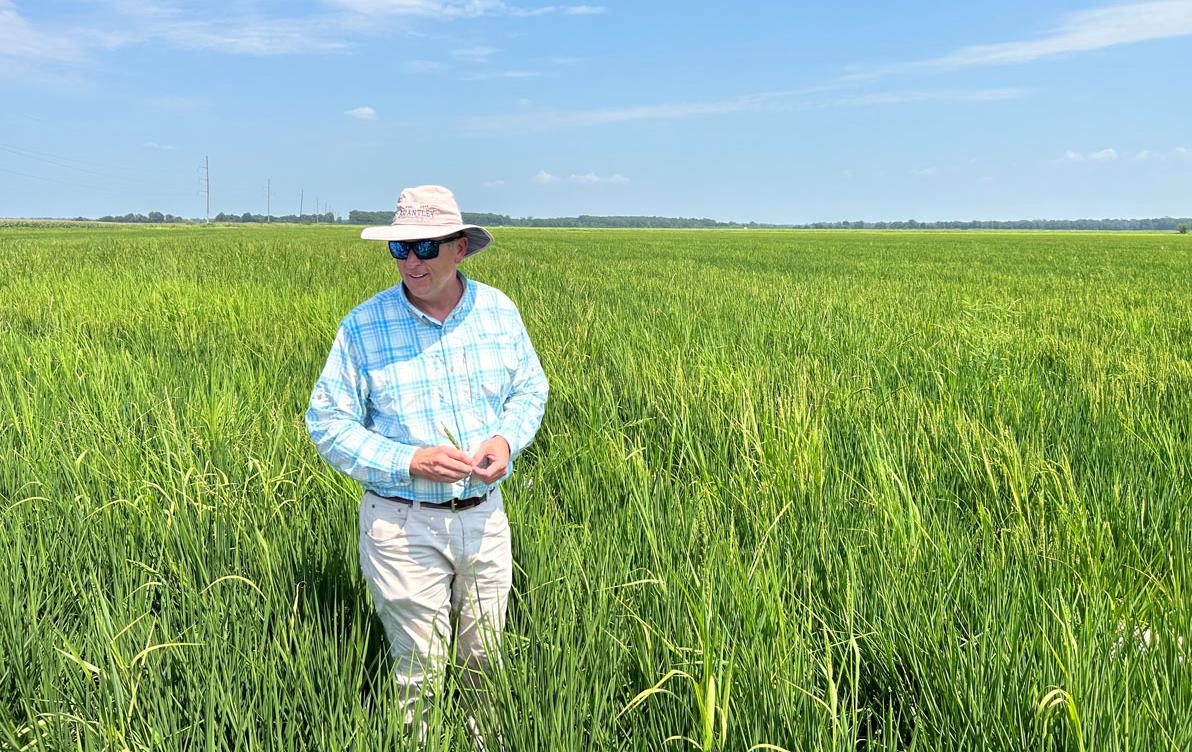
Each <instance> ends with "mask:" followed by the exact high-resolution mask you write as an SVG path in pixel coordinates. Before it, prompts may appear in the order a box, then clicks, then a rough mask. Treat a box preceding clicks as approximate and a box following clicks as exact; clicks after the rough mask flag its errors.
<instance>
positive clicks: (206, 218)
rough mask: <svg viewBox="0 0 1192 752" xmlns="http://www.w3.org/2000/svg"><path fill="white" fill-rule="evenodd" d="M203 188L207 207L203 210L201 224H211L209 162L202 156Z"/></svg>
mask: <svg viewBox="0 0 1192 752" xmlns="http://www.w3.org/2000/svg"><path fill="white" fill-rule="evenodd" d="M203 188H204V192H205V193H206V194H207V208H206V210H205V211H204V212H203V224H211V163H210V162H209V161H208V159H207V157H206V156H204V157H203Z"/></svg>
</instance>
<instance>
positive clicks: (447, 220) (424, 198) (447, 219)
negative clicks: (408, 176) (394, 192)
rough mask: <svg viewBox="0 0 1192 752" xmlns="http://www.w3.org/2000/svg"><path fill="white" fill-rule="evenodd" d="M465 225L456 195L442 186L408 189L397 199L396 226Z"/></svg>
mask: <svg viewBox="0 0 1192 752" xmlns="http://www.w3.org/2000/svg"><path fill="white" fill-rule="evenodd" d="M462 223H463V217H462V215H461V214H460V211H459V204H457V203H456V202H455V195H454V194H452V193H451V191H449V190H447V189H446V188H444V187H443V186H441V185H420V186H417V187H415V188H406V189H405V190H403V191H402V192H401V195H400V196H398V197H397V211H396V212H394V214H393V222H392V224H393V225H394V226H400V225H419V226H425V227H434V226H437V225H442V226H444V227H446V226H449V225H458V224H462Z"/></svg>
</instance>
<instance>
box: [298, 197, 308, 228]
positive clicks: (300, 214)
mask: <svg viewBox="0 0 1192 752" xmlns="http://www.w3.org/2000/svg"><path fill="white" fill-rule="evenodd" d="M304 198H306V191H304V190H301V191H298V224H302V200H303V199H304Z"/></svg>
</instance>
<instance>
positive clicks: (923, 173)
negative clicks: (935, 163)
mask: <svg viewBox="0 0 1192 752" xmlns="http://www.w3.org/2000/svg"><path fill="white" fill-rule="evenodd" d="M939 171H940V169H939V168H938V167H923V168H921V169H917V170H911V174H912V175H914V176H915V177H919V178H925V177H929V176H931V175H935V174H936V173H938V172H939Z"/></svg>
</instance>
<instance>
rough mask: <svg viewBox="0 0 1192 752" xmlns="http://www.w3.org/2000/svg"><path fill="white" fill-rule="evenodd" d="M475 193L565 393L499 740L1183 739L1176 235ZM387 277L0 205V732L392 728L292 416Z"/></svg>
mask: <svg viewBox="0 0 1192 752" xmlns="http://www.w3.org/2000/svg"><path fill="white" fill-rule="evenodd" d="M495 235H496V238H497V241H496V243H495V244H494V245H493V246H492V247H491V248H490V249H489V250H486V251H485V252H484V253H482V254H480V255H479V256H476V257H475V258H472V259H469V260H468V261H466V262H465V263H464V265H463V267H462V270H463V271H464V272H465V273H466V274H468V275H470V276H472V277H474V278H475V279H477V280H480V281H484V282H487V283H490V284H493V285H495V286H497V287H499V288H501V289H502V290H504V291H505V292H506V293H507V294H508V295H509V296H510V297H511V298H513V300H514V301H515V302H517V304H518V305H519V306H520V308H521V311H522V316H523V318H524V320H525V323H526V325H527V328H528V329H529V332H530V335H531V337H532V339H533V341H534V343H535V346H536V348H537V350H538V353H539V356H540V358H541V360H542V363H543V365H544V367H545V369H546V371H547V374H548V376H549V378H550V382H551V400H550V403H549V405H548V407H547V412H546V417H545V419H544V422H543V426H542V430H541V432H540V434H539V438H538V440H537V442H536V443H535V444H534V446H533V447H532V448H531V449H530V450H529V451H528V452H527V453H526V454H525V455H523V457H522V458H520V460H519V461H518V464H517V468H516V473H515V476H514V477H513V478H511V479H510V480H509V481H508V482H507V483H506V486H505V488H506V503H507V506H508V510H509V515H510V518H511V520H512V526H513V536H514V538H513V542H514V559H515V561H516V564H517V571H516V576H515V582H514V592H513V595H512V597H511V602H510V619H509V626H508V629H507V631H506V635H505V645H504V653H505V655H504V669H503V671H502V672H500V673H499V675H498V676H497V677H496V678H495V679H494V681H493V683H492V686H491V688H490V693H489V697H488V703H487V704H486V710H485V712H484V713H483V714H482V715H481V717H480V723H481V726H482V728H483V729H484V730H485V731H486V733H487V734H488V735H489V738H490V739H495V738H497V736H498V735H499V736H500V737H501V738H502V739H504V741H505V746H506V748H507V749H510V750H535V749H542V750H548V749H549V750H589V749H600V750H625V749H634V750H638V749H683V748H702V749H725V750H749V749H776V748H784V749H788V750H852V749H865V750H893V749H921V750H959V749H972V750H1006V751H1007V752H1009V751H1011V750H1014V751H1018V750H1024V749H1031V750H1116V749H1122V750H1125V749H1136V750H1141V749H1145V750H1160V749H1163V750H1184V749H1188V748H1190V747H1192V712H1190V711H1189V708H1190V707H1192V603H1190V602H1189V597H1190V593H1189V587H1190V584H1192V566H1190V564H1192V553H1190V552H1192V524H1190V520H1192V517H1190V515H1189V511H1190V509H1189V508H1190V505H1192V240H1190V239H1189V238H1187V237H1186V236H1176V235H1124V234H1094V233H992V232H988V233H987V232H974V233H935V232H906V231H902V232H804V231H743V230H725V231H713V230H703V231H677V230H649V231H640V230H607V231H606V230H578V231H568V230H518V229H498V230H497V231H496V232H495ZM397 281H398V277H397V272H396V269H395V268H394V264H393V261H392V260H391V259H390V258H389V256H388V254H387V252H386V250H385V249H384V246H383V245H382V244H379V243H366V242H364V241H361V240H359V239H358V228H351V227H342V226H341V227H292V226H291V227H244V228H235V227H194V226H190V227H168V228H167V227H118V228H115V227H114V228H107V227H104V228H97V227H93V226H79V227H24V226H14V227H6V228H0V373H2V374H3V376H2V377H0V457H2V458H3V461H0V749H14V750H15V749H47V750H51V749H52V750H58V749H67V748H69V749H97V750H98V749H124V748H127V749H132V750H195V749H224V748H227V749H232V748H236V749H250V748H251V749H265V748H268V749H311V750H327V749H352V750H374V749H381V748H386V749H389V748H401V745H403V744H405V743H406V742H405V741H404V733H403V728H402V724H401V720H402V719H401V718H400V717H399V716H398V715H397V714H396V713H395V712H393V706H394V703H395V689H394V687H393V686H392V683H391V682H390V681H388V672H389V671H390V666H389V665H388V664H387V658H386V656H385V645H384V640H383V635H382V634H381V630H380V626H379V623H378V622H377V620H376V618H375V617H374V615H373V613H372V606H371V603H370V602H369V599H368V593H367V590H366V588H365V587H364V584H363V580H362V578H361V576H360V573H359V569H358V564H357V555H356V535H357V531H356V525H357V523H356V509H357V504H358V501H359V491H358V488H357V487H356V486H355V485H354V483H352V482H351V481H349V480H347V479H345V478H343V477H341V476H339V475H337V474H336V472H335V471H334V470H332V469H331V468H330V467H329V466H327V465H326V464H325V463H323V462H322V460H321V459H320V458H319V457H318V455H317V454H316V453H315V451H314V449H313V447H312V446H311V444H310V442H309V440H308V438H307V436H306V433H305V430H304V427H303V425H302V413H303V411H304V410H305V407H306V403H307V400H308V398H309V395H310V389H311V387H312V385H313V383H314V380H315V378H316V376H317V374H318V371H319V369H320V368H321V366H322V363H323V359H324V358H325V356H326V353H327V350H328V347H329V346H330V343H331V339H332V336H333V335H334V332H335V329H336V326H337V324H338V322H339V320H340V319H341V318H342V316H343V315H344V314H346V313H347V312H348V310H350V309H351V308H352V307H353V306H355V305H356V304H358V303H360V302H361V301H363V300H364V299H366V298H367V297H368V296H369V295H371V294H373V293H374V292H376V291H379V290H381V289H384V288H386V287H389V286H391V285H393V284H396V282H397ZM651 690H657V691H651ZM462 718H463V711H462V710H461V709H460V708H459V707H458V706H457V703H456V701H455V699H454V697H446V698H444V700H443V702H442V703H441V704H440V706H439V709H438V711H437V713H436V715H435V717H434V719H433V722H432V725H431V734H430V741H429V745H428V748H430V749H439V750H448V749H451V750H460V749H470V746H469V742H468V741H467V736H466V733H465V731H464V728H463V722H462ZM667 740H670V741H667ZM757 745H772V746H757Z"/></svg>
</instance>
